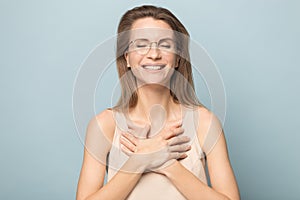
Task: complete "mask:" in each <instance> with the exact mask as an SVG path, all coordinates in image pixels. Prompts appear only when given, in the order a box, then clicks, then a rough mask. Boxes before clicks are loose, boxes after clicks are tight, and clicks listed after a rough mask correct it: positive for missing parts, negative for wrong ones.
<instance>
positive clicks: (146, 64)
mask: <svg viewBox="0 0 300 200" xmlns="http://www.w3.org/2000/svg"><path fill="white" fill-rule="evenodd" d="M175 49H176V46H175V41H174V32H173V30H172V28H171V27H170V26H169V25H168V24H167V23H166V22H164V21H162V20H155V19H153V18H150V17H149V18H142V19H138V20H136V21H135V22H134V23H133V25H132V29H131V33H130V42H129V47H128V52H126V54H125V58H126V61H127V65H128V66H130V67H131V70H132V73H133V74H134V76H135V77H136V79H137V81H138V84H139V86H141V85H143V84H161V85H166V84H168V83H169V81H170V78H171V76H172V74H173V72H174V68H175V67H176V66H175V63H176V53H175Z"/></svg>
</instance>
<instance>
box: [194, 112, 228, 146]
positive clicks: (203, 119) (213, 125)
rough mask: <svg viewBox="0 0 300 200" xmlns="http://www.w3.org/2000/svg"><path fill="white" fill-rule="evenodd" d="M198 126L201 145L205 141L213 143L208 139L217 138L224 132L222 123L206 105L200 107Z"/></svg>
mask: <svg viewBox="0 0 300 200" xmlns="http://www.w3.org/2000/svg"><path fill="white" fill-rule="evenodd" d="M197 112H198V122H197V123H198V127H197V135H198V139H199V142H200V145H201V147H203V146H204V145H205V144H204V143H208V142H209V143H211V141H208V140H212V139H213V140H217V139H218V137H219V135H220V134H221V133H222V124H221V123H220V120H219V119H218V117H217V116H216V115H215V114H214V113H213V112H212V111H210V110H209V109H207V108H205V107H198V109H197Z"/></svg>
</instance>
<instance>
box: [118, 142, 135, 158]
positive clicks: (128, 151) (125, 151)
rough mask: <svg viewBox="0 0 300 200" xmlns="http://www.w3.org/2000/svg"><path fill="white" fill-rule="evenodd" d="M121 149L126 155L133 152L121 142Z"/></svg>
mask: <svg viewBox="0 0 300 200" xmlns="http://www.w3.org/2000/svg"><path fill="white" fill-rule="evenodd" d="M121 150H122V151H123V152H124V153H125V154H126V155H127V156H131V155H132V154H133V153H132V152H131V151H130V150H129V149H128V148H127V147H126V146H124V145H122V144H121Z"/></svg>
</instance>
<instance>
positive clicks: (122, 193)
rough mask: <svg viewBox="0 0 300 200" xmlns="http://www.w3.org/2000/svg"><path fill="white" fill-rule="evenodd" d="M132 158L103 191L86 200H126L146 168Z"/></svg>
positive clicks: (102, 188)
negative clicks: (138, 164)
mask: <svg viewBox="0 0 300 200" xmlns="http://www.w3.org/2000/svg"><path fill="white" fill-rule="evenodd" d="M136 164H137V162H136V161H135V160H133V159H131V158H129V159H128V161H127V162H126V163H125V164H124V165H123V166H122V168H121V169H120V170H119V171H118V172H117V173H116V174H115V176H114V177H113V178H112V179H111V180H110V181H109V182H108V183H107V184H106V185H104V186H103V187H101V189H99V190H98V191H97V192H95V193H94V194H92V195H90V196H89V197H88V198H86V199H85V200H102V199H105V200H107V199H110V200H122V199H126V197H127V196H128V194H129V193H130V192H131V191H132V190H133V188H134V187H135V185H136V184H137V182H138V181H139V179H140V178H141V176H142V173H143V172H144V170H145V168H144V166H142V165H140V166H137V165H136Z"/></svg>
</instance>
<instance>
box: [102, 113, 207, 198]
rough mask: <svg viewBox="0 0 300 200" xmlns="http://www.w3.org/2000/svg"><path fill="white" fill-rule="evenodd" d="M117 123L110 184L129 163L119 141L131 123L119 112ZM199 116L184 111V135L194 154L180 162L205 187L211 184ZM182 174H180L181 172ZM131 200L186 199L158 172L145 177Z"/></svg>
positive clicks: (110, 155) (112, 151) (111, 152)
mask: <svg viewBox="0 0 300 200" xmlns="http://www.w3.org/2000/svg"><path fill="white" fill-rule="evenodd" d="M114 114H115V120H116V121H118V122H117V123H116V128H115V134H114V138H113V143H112V148H111V150H110V153H109V157H108V174H107V182H109V181H110V180H111V179H112V177H113V176H114V175H115V174H116V173H117V172H118V170H119V169H120V168H121V167H122V165H123V164H124V163H125V162H126V160H127V159H128V156H127V155H126V154H124V153H123V152H122V150H121V148H120V143H119V138H120V130H122V131H126V130H128V126H127V120H126V118H125V116H124V115H123V114H121V113H119V112H115V113H114ZM196 115H198V112H193V110H192V109H188V108H186V109H184V114H183V123H182V126H183V128H184V133H183V134H184V135H187V136H189V137H190V138H191V141H190V145H191V146H192V148H191V150H190V151H188V152H187V155H188V157H187V158H185V159H183V160H180V161H179V162H180V163H181V164H182V165H183V166H184V167H185V168H186V169H187V170H189V171H190V172H192V173H193V174H194V175H195V176H196V177H198V178H199V179H200V180H201V181H202V182H203V183H205V184H207V179H206V174H205V168H204V167H205V160H204V153H203V151H202V149H201V147H200V144H199V140H198V137H197V131H196V130H197V127H196V123H194V122H195V120H196V121H197V119H198V116H196ZM178 173H180V172H178ZM127 199H128V200H148V199H149V200H150V199H151V200H153V199H155V200H160V199H161V200H168V199H170V200H175V199H176V200H183V199H185V197H184V196H183V195H182V194H181V193H180V192H179V191H178V190H177V188H176V187H175V186H174V185H173V184H172V183H171V182H170V181H169V179H168V178H166V177H165V176H164V175H161V174H157V173H154V172H148V173H144V174H143V175H142V177H141V178H140V180H139V182H138V183H137V185H136V186H135V188H134V189H133V190H132V191H131V193H130V194H129V195H128V198H127Z"/></svg>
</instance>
